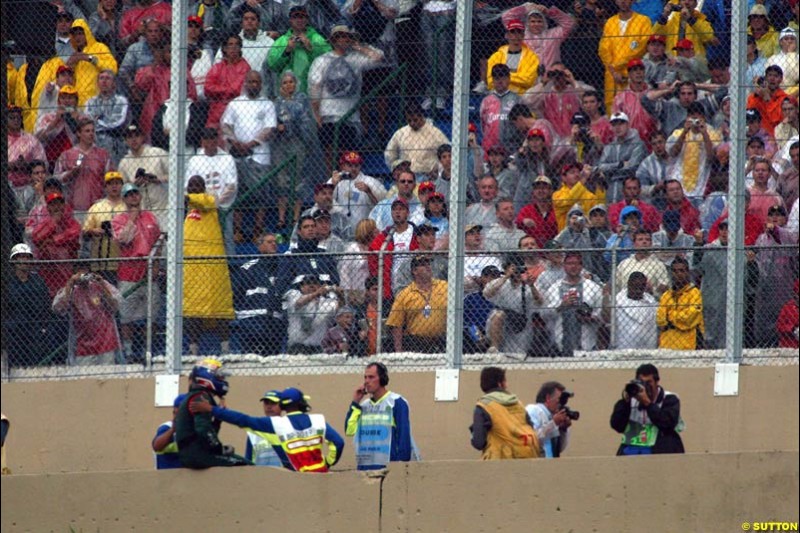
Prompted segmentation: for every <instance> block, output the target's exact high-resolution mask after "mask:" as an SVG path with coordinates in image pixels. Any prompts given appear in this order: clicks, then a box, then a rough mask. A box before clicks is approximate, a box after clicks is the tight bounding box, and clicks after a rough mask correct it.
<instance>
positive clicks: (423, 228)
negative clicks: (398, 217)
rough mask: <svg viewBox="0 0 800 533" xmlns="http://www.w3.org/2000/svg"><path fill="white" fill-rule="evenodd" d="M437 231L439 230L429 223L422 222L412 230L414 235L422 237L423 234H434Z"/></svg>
mask: <svg viewBox="0 0 800 533" xmlns="http://www.w3.org/2000/svg"><path fill="white" fill-rule="evenodd" d="M437 231H439V228H437V227H436V226H434V225H433V224H431V223H430V222H423V223H422V224H419V225H417V227H416V228H414V234H415V235H422V234H423V233H436V232H437Z"/></svg>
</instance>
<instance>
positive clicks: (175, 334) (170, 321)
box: [164, 0, 187, 374]
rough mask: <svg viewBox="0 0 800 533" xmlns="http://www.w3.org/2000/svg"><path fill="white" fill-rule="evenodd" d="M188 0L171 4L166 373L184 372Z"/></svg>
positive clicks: (176, 0)
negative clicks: (184, 222) (182, 368)
mask: <svg viewBox="0 0 800 533" xmlns="http://www.w3.org/2000/svg"><path fill="white" fill-rule="evenodd" d="M186 13H187V7H186V0H173V2H172V62H171V64H170V70H171V76H170V90H169V101H170V103H171V104H172V106H171V107H172V110H173V113H172V115H171V116H170V117H169V118H168V120H169V121H168V124H169V125H170V129H169V176H170V179H169V182H168V189H169V199H168V202H169V203H168V212H169V213H171V214H172V217H171V223H168V226H169V227H168V228H167V231H168V232H169V236H168V238H167V253H166V256H167V298H166V304H167V309H166V313H167V331H166V334H167V336H166V346H165V350H164V360H165V363H166V373H167V374H175V373H178V372H180V370H181V355H182V354H183V311H182V310H183V218H184V212H185V209H184V207H183V198H184V192H183V190H184V187H183V181H184V173H185V170H184V167H185V166H186V165H185V163H186V161H185V159H184V158H185V154H186V106H185V103H186V98H187V97H186V74H187V73H186V50H184V48H185V43H186V28H187V25H186Z"/></svg>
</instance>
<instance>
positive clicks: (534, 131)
mask: <svg viewBox="0 0 800 533" xmlns="http://www.w3.org/2000/svg"><path fill="white" fill-rule="evenodd" d="M531 137H541V138H542V139H547V137H545V136H544V131H543V130H540V129H539V128H531V129H529V130H528V139H530V138H531Z"/></svg>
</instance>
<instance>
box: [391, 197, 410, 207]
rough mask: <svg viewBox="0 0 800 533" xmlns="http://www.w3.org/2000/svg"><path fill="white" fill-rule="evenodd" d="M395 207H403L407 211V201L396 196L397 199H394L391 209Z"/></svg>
mask: <svg viewBox="0 0 800 533" xmlns="http://www.w3.org/2000/svg"><path fill="white" fill-rule="evenodd" d="M396 205H402V206H403V207H405V208H406V209H408V200H406V199H405V198H400V197H399V196H398V197H397V198H395V199H394V201H393V202H392V208H394V206H396Z"/></svg>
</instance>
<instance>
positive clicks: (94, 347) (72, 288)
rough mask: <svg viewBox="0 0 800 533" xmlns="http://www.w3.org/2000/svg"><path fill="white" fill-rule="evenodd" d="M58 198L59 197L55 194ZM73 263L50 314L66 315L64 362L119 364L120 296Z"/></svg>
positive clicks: (81, 265)
mask: <svg viewBox="0 0 800 533" xmlns="http://www.w3.org/2000/svg"><path fill="white" fill-rule="evenodd" d="M59 196H60V195H59ZM82 259H84V261H81V262H78V263H74V265H75V273H74V274H73V275H72V277H70V278H69V280H68V281H67V284H66V285H65V286H64V287H62V288H61V290H59V291H58V293H57V294H56V295H55V298H53V311H55V312H56V313H58V314H60V315H68V316H69V343H68V361H69V363H70V364H72V365H78V366H92V365H113V364H114V363H115V362H120V361H119V359H118V356H119V347H120V344H119V333H118V332H117V322H116V320H115V319H114V316H115V315H116V314H117V308H118V307H119V305H120V303H121V302H122V294H121V293H120V292H119V290H118V289H117V288H116V287H114V286H113V285H112V284H110V283H109V282H107V281H106V280H104V279H103V278H102V277H101V276H100V275H98V274H93V273H92V272H90V271H89V268H90V262H89V261H88V260H86V259H88V258H85V257H84V258H82Z"/></svg>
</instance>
